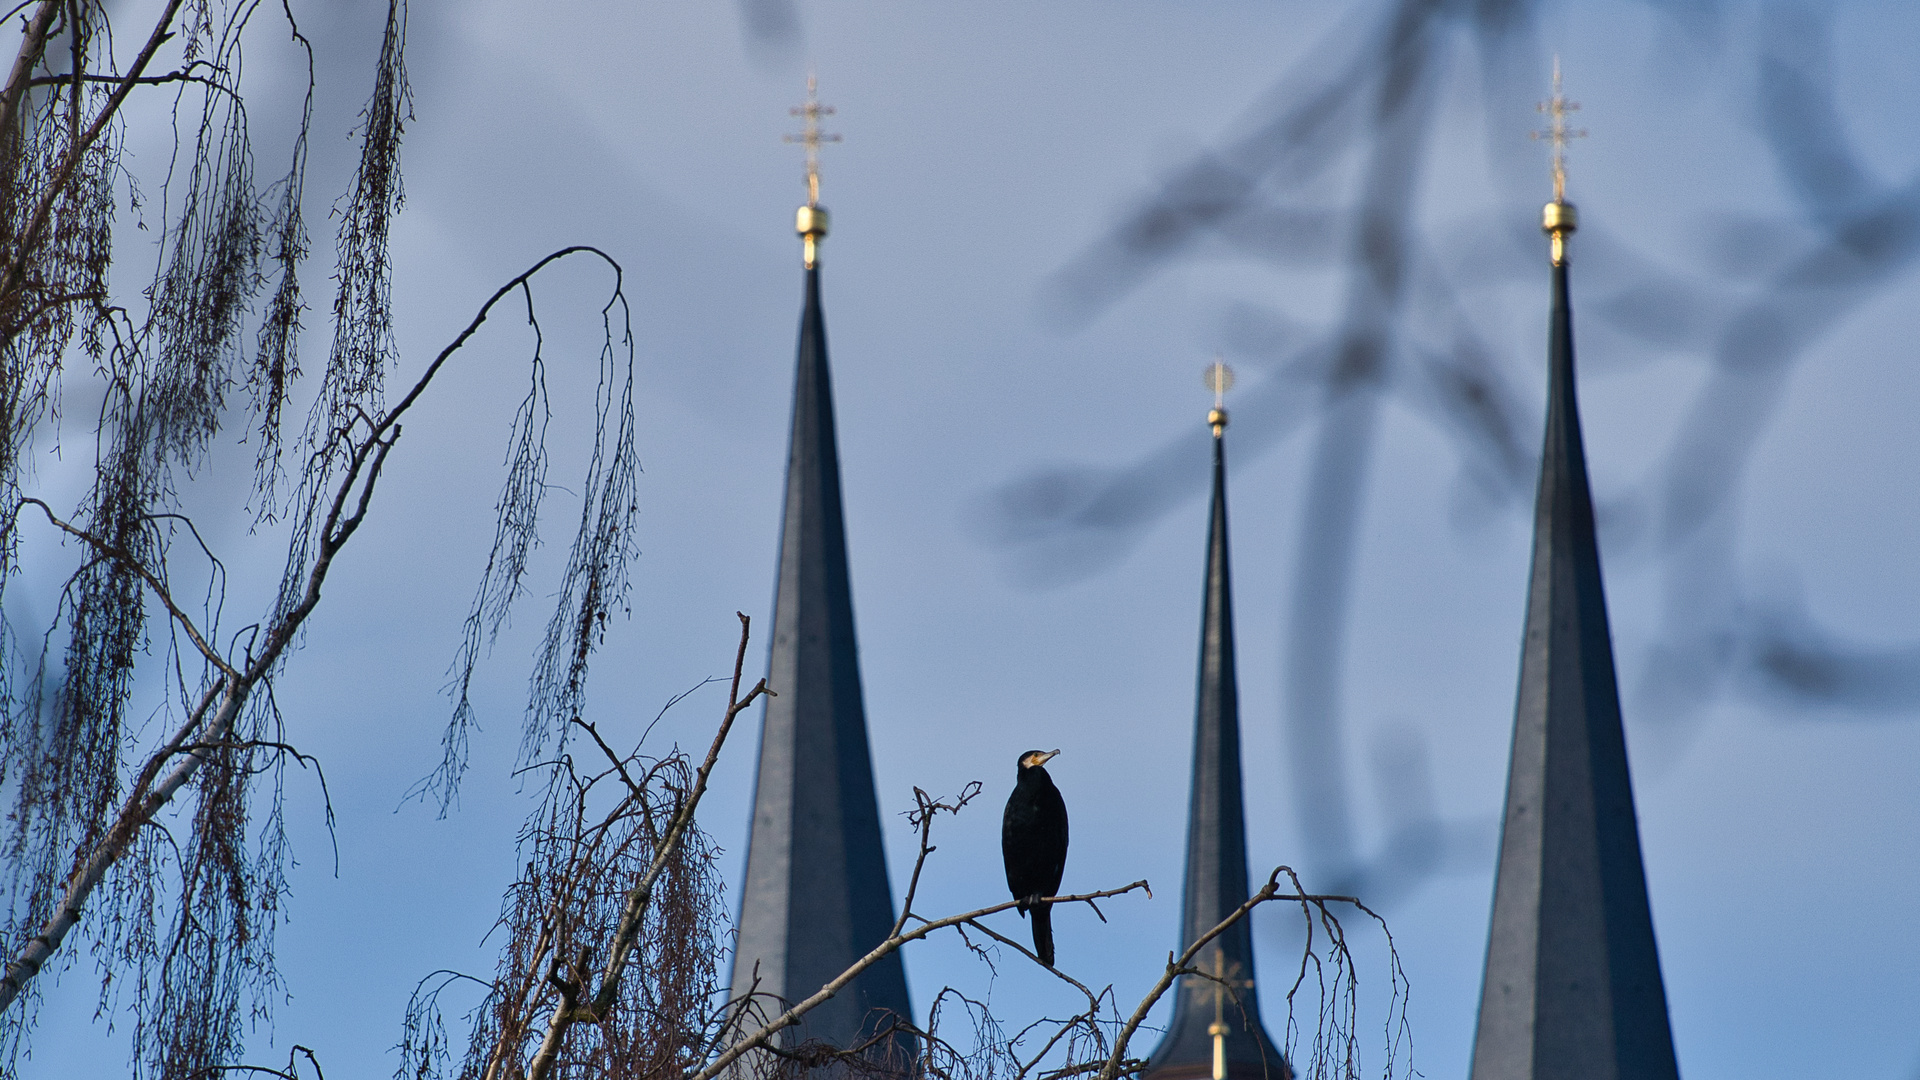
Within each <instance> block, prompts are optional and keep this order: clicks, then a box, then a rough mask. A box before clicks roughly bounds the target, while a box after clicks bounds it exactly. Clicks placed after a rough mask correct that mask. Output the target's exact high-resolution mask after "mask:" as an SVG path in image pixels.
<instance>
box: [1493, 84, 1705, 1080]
mask: <svg viewBox="0 0 1920 1080" xmlns="http://www.w3.org/2000/svg"><path fill="white" fill-rule="evenodd" d="M1555 74H1556V78H1555V87H1554V102H1553V103H1552V104H1553V111H1554V115H1555V128H1556V134H1557V135H1558V138H1557V139H1556V143H1557V144H1558V145H1560V146H1563V145H1564V139H1565V137H1566V135H1567V134H1568V133H1567V132H1566V131H1565V123H1564V112H1565V106H1566V102H1565V99H1564V98H1562V97H1560V94H1559V86H1558V72H1557V71H1556V73H1555ZM1562 160H1563V159H1562V158H1561V157H1560V155H1559V154H1558V153H1556V166H1557V167H1556V172H1557V173H1559V174H1560V176H1562V177H1563V176H1564V167H1563V166H1562V165H1560V162H1561V161H1562ZM1562 182H1563V181H1562ZM1556 188H1557V191H1556V194H1558V191H1559V190H1564V189H1563V188H1560V186H1559V185H1556ZM1543 221H1544V228H1545V229H1546V231H1547V233H1548V234H1549V235H1550V236H1551V237H1552V240H1553V269H1552V275H1553V316H1552V326H1551V330H1550V333H1549V337H1548V364H1549V369H1550V370H1549V377H1548V389H1547V435H1546V448H1545V450H1544V451H1543V453H1542V457H1541V462H1540V490H1539V496H1538V503H1537V506H1536V509H1535V512H1534V538H1533V578H1532V584H1531V587H1530V590H1529V593H1528V597H1527V628H1526V637H1525V639H1524V643H1523V645H1522V651H1521V658H1520V693H1519V704H1518V706H1517V708H1516V710H1515V715H1514V725H1513V763H1512V766H1511V770H1510V772H1509V773H1508V777H1507V808H1506V818H1505V823H1504V827H1503V829H1502V832H1501V838H1500V871H1499V877H1498V879H1497V881H1496V883H1495V885H1494V897H1493V927H1492V931H1491V933H1490V935H1489V938H1488V942H1487V967H1486V979H1485V983H1484V985H1483V987H1482V990H1481V996H1480V1020H1479V1030H1478V1032H1477V1033H1476V1035H1475V1037H1474V1049H1473V1073H1472V1080H1588V1078H1592V1080H1677V1077H1678V1075H1679V1071H1678V1066H1677V1064H1676V1062H1675V1059H1674V1052H1673V1032H1672V1029H1671V1028H1670V1027H1669V1025H1668V1020H1667V998H1666V990H1665V987H1664V986H1663V984H1662V982H1661V977H1660V954H1659V951H1658V949H1657V948H1656V947H1655V944H1654V937H1653V916H1652V912H1651V910H1650V908H1649V906H1648V903H1647V881H1646V872H1645V869H1644V866H1643V864H1642V862H1641V857H1640V831H1639V826H1638V824H1637V823H1636V820H1635V816H1634V807H1633V784H1632V781H1631V779H1630V778H1629V776H1628V771H1627V745H1626V735H1625V732H1624V730H1623V728H1622V726H1621V723H1620V695H1619V688H1618V686H1617V683H1616V681H1615V677H1614V668H1613V645H1612V642H1611V640H1610V634H1609V631H1608V627H1607V601H1606V595H1605V593H1604V590H1603V588H1602V585H1601V577H1600V552H1599V548H1598V546H1597V545H1596V544H1595V541H1594V528H1593V497H1592V494H1591V492H1590V491H1589V489H1588V486H1587V463H1586V453H1585V450H1584V449H1583V448H1582V444H1581V438H1580V413H1579V408H1578V405H1577V403H1576V401H1575V394H1574V368H1573V312H1572V310H1571V307H1570V305H1569V302H1568V298H1567V241H1568V239H1569V238H1570V235H1571V234H1572V232H1573V231H1574V228H1575V216H1574V210H1573V206H1572V204H1570V203H1567V202H1566V201H1565V200H1564V199H1561V198H1555V200H1554V201H1553V202H1551V203H1549V204H1547V208H1546V212H1545V215H1544V219H1543Z"/></svg>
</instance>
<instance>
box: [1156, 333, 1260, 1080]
mask: <svg viewBox="0 0 1920 1080" xmlns="http://www.w3.org/2000/svg"><path fill="white" fill-rule="evenodd" d="M1207 382H1208V385H1209V386H1210V387H1212V388H1213V391H1214V408H1213V412H1212V413H1210V414H1208V416H1207V422H1208V423H1209V424H1211V425H1212V426H1213V516H1212V520H1211V524H1210V525H1209V526H1208V530H1207V577H1206V594H1205V599H1204V600H1203V602H1202V604H1201V613H1200V685H1199V702H1198V706H1197V708H1196V709H1195V715H1194V725H1193V790H1192V803H1191V806H1190V808H1189V810H1188V819H1187V876H1186V893H1185V897H1184V899H1183V901H1182V903H1181V914H1180V947H1181V949H1183V950H1184V949H1185V948H1187V947H1188V946H1189V945H1191V944H1192V943H1193V942H1194V941H1195V940H1197V939H1199V937H1200V936H1201V935H1202V934H1205V933H1206V932H1207V931H1208V930H1211V929H1213V928H1214V927H1215V926H1217V925H1219V923H1220V921H1221V920H1223V919H1225V918H1226V917H1227V916H1228V915H1231V914H1232V913H1233V912H1234V910H1235V909H1236V908H1238V907H1239V906H1240V905H1241V904H1243V903H1245V902H1246V900H1247V896H1248V884H1247V826H1246V814H1245V810H1244V809H1243V806H1242V798H1241V782H1240V693H1239V687H1238V684H1237V682H1236V681H1235V678H1234V649H1233V589H1232V578H1231V574H1230V572H1229V569H1228V565H1227V459H1226V440H1225V435H1226V428H1227V411H1226V408H1225V403H1224V400H1223V399H1224V396H1225V394H1226V391H1227V388H1228V387H1229V386H1231V385H1232V382H1233V371H1232V369H1230V368H1228V367H1227V366H1226V365H1225V364H1214V365H1213V366H1212V367H1210V368H1208V369H1207ZM1194 966H1195V967H1197V968H1199V969H1200V970H1202V971H1206V972H1209V973H1211V974H1212V975H1213V976H1214V978H1213V979H1202V978H1197V977H1195V976H1187V977H1185V978H1183V979H1182V980H1181V981H1180V986H1179V988H1178V989H1177V990H1175V992H1174V999H1173V1022H1172V1023H1171V1024H1169V1025H1168V1027H1167V1033H1166V1035H1165V1036H1164V1037H1163V1038H1162V1039H1161V1040H1160V1045H1159V1046H1158V1047H1156V1048H1155V1049H1154V1051H1153V1055H1152V1057H1151V1058H1150V1059H1149V1060H1148V1064H1147V1068H1146V1070H1145V1071H1144V1072H1143V1073H1142V1074H1141V1076H1142V1080H1200V1078H1208V1080H1229V1078H1231V1080H1287V1078H1288V1077H1289V1076H1291V1075H1292V1074H1291V1070H1289V1069H1288V1067H1287V1063H1286V1058H1285V1057H1284V1056H1282V1054H1281V1053H1280V1051H1279V1050H1278V1049H1277V1048H1276V1047H1275V1046H1274V1044H1273V1040H1272V1039H1270V1038H1268V1036H1267V1032H1266V1028H1265V1027H1264V1026H1263V1025H1262V1024H1261V1022H1260V1003H1259V999H1258V996H1257V993H1256V988H1255V984H1254V977H1253V932H1252V928H1251V927H1250V926H1249V925H1248V923H1247V922H1246V921H1245V920H1242V921H1241V922H1239V923H1237V924H1236V925H1235V926H1234V927H1233V928H1232V929H1230V930H1228V931H1227V932H1226V933H1224V934H1222V935H1220V936H1219V937H1217V938H1215V939H1214V940H1213V941H1212V942H1211V943H1209V944H1208V945H1207V947H1206V948H1204V949H1202V950H1201V951H1200V953H1199V954H1198V955H1197V956H1195V957H1194Z"/></svg>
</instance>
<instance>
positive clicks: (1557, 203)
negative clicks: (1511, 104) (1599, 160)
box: [1533, 56, 1587, 266]
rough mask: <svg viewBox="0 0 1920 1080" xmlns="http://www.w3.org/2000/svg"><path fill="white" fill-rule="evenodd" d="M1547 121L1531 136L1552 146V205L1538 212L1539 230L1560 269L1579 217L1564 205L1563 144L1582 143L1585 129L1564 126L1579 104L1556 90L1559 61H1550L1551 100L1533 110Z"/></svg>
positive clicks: (1565, 176)
mask: <svg viewBox="0 0 1920 1080" xmlns="http://www.w3.org/2000/svg"><path fill="white" fill-rule="evenodd" d="M1534 107H1535V108H1536V109H1538V110H1539V111H1540V112H1543V113H1546V114H1547V115H1548V116H1549V117H1550V118H1551V121H1550V125H1549V126H1548V128H1547V129H1546V130H1545V131H1535V132H1533V137H1534V138H1536V139H1546V140H1548V141H1550V142H1552V143H1553V201H1552V202H1550V203H1548V204H1547V206H1546V209H1544V210H1542V211H1541V212H1540V228H1541V230H1542V231H1544V232H1545V233H1546V234H1547V235H1548V236H1549V237H1551V238H1552V242H1553V265H1555V266H1564V265H1566V262H1567V237H1568V236H1569V235H1570V234H1572V232H1573V231H1574V230H1575V229H1577V228H1579V226H1580V215H1579V214H1578V213H1577V212H1575V210H1574V208H1573V204H1572V203H1570V202H1568V201H1567V143H1568V142H1569V141H1571V140H1573V139H1584V138H1586V136H1587V130H1586V129H1585V128H1579V129H1577V130H1576V129H1573V128H1569V127H1568V126H1567V114H1568V113H1570V112H1577V111H1579V109H1580V103H1579V102H1577V101H1568V100H1567V96H1566V94H1564V93H1562V92H1561V90H1560V58H1559V57H1558V56H1555V57H1554V58H1553V96H1552V97H1550V98H1548V99H1547V100H1545V101H1543V102H1540V103H1539V104H1538V105H1536V106H1534Z"/></svg>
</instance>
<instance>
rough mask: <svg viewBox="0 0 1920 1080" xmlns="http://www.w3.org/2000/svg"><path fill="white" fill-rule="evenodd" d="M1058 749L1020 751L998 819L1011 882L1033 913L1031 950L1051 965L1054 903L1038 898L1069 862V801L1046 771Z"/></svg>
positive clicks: (1051, 892) (1053, 888)
mask: <svg viewBox="0 0 1920 1080" xmlns="http://www.w3.org/2000/svg"><path fill="white" fill-rule="evenodd" d="M1059 753H1060V751H1058V750H1029V751H1027V752H1026V753H1024V754H1021V755H1020V776H1019V779H1018V780H1017V781H1016V782H1015V783H1014V785H1013V794H1011V795H1009V796H1007V813H1006V816H1005V817H1003V818H1001V819H1000V853H1001V855H1002V856H1004V857H1005V858H1006V861H1007V888H1008V889H1011V890H1012V891H1013V898H1014V899H1015V900H1018V901H1020V904H1019V908H1020V914H1022V915H1025V914H1028V913H1029V912H1031V913H1032V915H1033V951H1034V952H1035V953H1036V954H1038V955H1039V957H1040V962H1041V963H1043V964H1045V965H1047V966H1048V967H1052V966H1053V912H1052V911H1050V910H1048V909H1049V908H1051V907H1052V906H1053V905H1051V904H1043V903H1041V902H1040V898H1041V897H1044V896H1055V895H1058V894H1059V891H1060V875H1061V874H1062V873H1063V872H1065V871H1066V868H1067V803H1066V800H1064V799H1062V798H1061V797H1060V789H1059V788H1057V787H1054V786H1053V777H1051V776H1048V775H1047V770H1046V768H1045V766H1046V764H1047V762H1048V761H1050V760H1052V759H1053V757H1054V756H1055V755H1057V754H1059Z"/></svg>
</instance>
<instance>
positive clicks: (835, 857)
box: [732, 82, 913, 1056]
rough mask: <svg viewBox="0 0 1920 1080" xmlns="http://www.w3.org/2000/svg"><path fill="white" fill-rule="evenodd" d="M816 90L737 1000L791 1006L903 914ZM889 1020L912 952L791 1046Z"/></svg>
mask: <svg viewBox="0 0 1920 1080" xmlns="http://www.w3.org/2000/svg"><path fill="white" fill-rule="evenodd" d="M808 89H809V94H808V97H809V101H808V104H807V105H806V106H805V107H803V108H802V109H796V110H795V111H796V113H800V114H801V115H804V116H805V117H806V118H807V133H806V135H804V136H802V139H803V140H804V141H806V142H807V146H808V149H809V155H808V174H809V179H810V180H812V181H813V182H812V183H811V184H810V185H809V188H810V191H809V194H810V197H809V199H808V203H807V205H806V206H804V207H801V209H800V214H799V225H798V231H799V232H800V234H801V237H802V239H803V240H804V241H805V243H806V247H805V261H806V301H805V308H804V310H803V311H802V313H801V316H800V350H799V362H798V372H797V374H796V376H795V382H794V393H793V432H792V446H791V449H790V450H789V452H788V458H787V495H786V508H785V518H784V521H783V522H782V524H781V533H780V567H779V577H778V583H777V584H776V586H775V590H774V601H773V646H772V649H773V652H772V658H771V660H770V662H769V663H768V667H767V685H768V687H770V688H771V689H772V690H773V691H774V692H775V693H777V694H778V695H779V696H777V697H773V698H770V699H768V702H767V706H766V712H765V714H764V717H763V719H762V722H761V734H760V770H759V775H758V777H757V778H756V780H755V782H754V797H753V823H752V834H751V836H750V838H749V841H748V844H747V871H746V879H745V882H744V884H743V886H742V888H741V898H740V934H739V945H738V948H737V950H736V952H735V955H734V964H733V981H732V985H733V993H734V995H735V997H736V998H739V997H743V996H745V995H746V994H747V993H749V992H753V993H756V994H760V995H773V996H774V997H776V998H778V999H780V1000H781V1001H784V1002H787V1003H793V1002H798V1001H800V1000H803V999H805V998H806V997H808V996H810V995H811V994H813V993H814V992H815V991H818V990H819V989H820V988H821V987H822V986H823V985H825V984H826V983H827V982H828V981H829V980H831V979H833V978H834V977H836V976H838V975H839V974H840V973H841V972H842V971H845V970H846V969H847V968H848V967H850V966H852V965H853V963H854V962H855V961H856V960H858V959H859V958H860V957H862V956H864V955H865V954H866V953H867V952H868V951H869V950H871V949H872V948H873V947H874V946H875V945H878V944H879V943H880V942H881V941H882V940H884V939H885V938H886V936H887V932H888V931H889V930H890V929H891V928H892V926H893V920H894V908H893V895H892V887H891V885H890V883H889V879H888V876H887V857H886V851H885V848H884V846H883V845H882V842H881V832H880V808H879V800H878V798H877V797H876V795H875V791H874V782H873V760H872V755H871V754H870V752H869V750H868V746H867V721H866V711H865V707H864V705H863V703H862V700H861V691H860V665H859V657H858V650H857V648H856V645H855V641H854V631H853V595H852V590H851V588H850V583H849V579H848V573H847V540H846V526H845V521H844V519H843V516H842V512H841V502H840V462H839V453H838V449H837V446H836V441H835V438H834V422H833V388H832V384H831V381H830V379H829V376H828V371H827V328H826V320H825V319H824V317H823V316H822V313H821V308H820V267H819V265H818V258H817V256H818V245H819V241H820V240H821V239H822V238H823V237H825V236H826V232H827V213H826V210H825V209H824V208H822V207H821V206H820V205H819V201H818V196H819V187H818V173H817V171H816V165H815V159H814V157H813V154H812V151H813V150H815V149H817V147H818V145H819V142H820V141H822V138H823V137H822V136H821V135H820V133H819V117H820V116H821V115H822V114H825V113H830V112H831V111H832V110H831V109H829V108H826V107H824V106H821V105H819V103H818V102H817V100H814V99H813V95H812V93H811V91H812V86H811V82H810V83H809V87H808ZM760 1001H761V1003H762V1005H763V1007H765V1008H767V1009H768V1015H770V1016H771V1015H777V1013H778V1011H779V1010H778V1009H774V1008H773V1007H772V1006H773V1004H774V1003H773V1002H772V1001H770V1000H768V999H766V998H764V997H763V998H761V999H760ZM890 1015H897V1016H899V1017H900V1018H902V1019H903V1020H910V1019H911V1018H912V1015H913V1013H912V1009H911V1007H910V1005H909V1003H908V999H907V981H906V972H905V970H904V968H903V967H902V965H901V961H900V957H899V954H898V953H895V954H894V955H892V956H890V957H888V958H887V959H886V960H884V961H882V962H880V963H878V964H876V965H874V966H873V967H871V968H868V969H867V970H866V971H865V972H864V973H862V974H861V976H860V977H859V978H858V979H856V980H854V982H853V983H852V984H851V985H850V986H848V987H847V988H845V989H844V990H842V991H841V992H840V993H839V994H838V995H836V996H835V997H834V998H832V999H831V1000H829V1001H827V1002H826V1003H825V1004H823V1005H821V1006H820V1007H818V1008H816V1009H814V1010H813V1011H812V1012H811V1013H809V1014H808V1015H807V1017H806V1020H805V1021H804V1023H803V1025H802V1027H801V1028H800V1029H799V1030H798V1031H791V1030H790V1031H789V1032H788V1033H787V1035H786V1040H785V1044H786V1045H788V1046H792V1045H797V1044H798V1043H801V1042H804V1041H809V1040H820V1041H824V1042H827V1043H831V1044H833V1045H836V1046H841V1047H845V1046H850V1045H854V1044H855V1043H856V1042H858V1041H860V1040H862V1039H863V1038H865V1037H867V1036H870V1035H871V1034H872V1033H874V1032H875V1031H878V1030H880V1029H882V1028H883V1027H884V1026H885V1025H886V1024H887V1023H888V1018H889V1016H890ZM881 1049H882V1050H885V1049H886V1048H885V1047H882V1048H881ZM893 1051H894V1052H895V1053H897V1054H900V1055H903V1056H905V1055H910V1054H911V1053H912V1047H911V1043H910V1042H909V1041H908V1040H904V1039H902V1040H898V1041H897V1042H896V1043H895V1045H894V1047H893Z"/></svg>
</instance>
